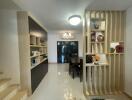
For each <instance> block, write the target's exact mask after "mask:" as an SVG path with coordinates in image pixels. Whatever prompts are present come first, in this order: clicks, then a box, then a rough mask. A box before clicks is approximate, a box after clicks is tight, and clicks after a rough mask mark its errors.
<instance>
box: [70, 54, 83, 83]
mask: <svg viewBox="0 0 132 100" xmlns="http://www.w3.org/2000/svg"><path fill="white" fill-rule="evenodd" d="M69 75H70V76H71V77H72V79H74V78H79V79H80V82H82V80H83V58H82V57H78V56H73V57H71V58H70V61H69Z"/></svg>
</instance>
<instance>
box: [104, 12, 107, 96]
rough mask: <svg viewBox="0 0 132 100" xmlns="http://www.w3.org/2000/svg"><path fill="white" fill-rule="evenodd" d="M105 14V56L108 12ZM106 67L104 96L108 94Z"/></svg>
mask: <svg viewBox="0 0 132 100" xmlns="http://www.w3.org/2000/svg"><path fill="white" fill-rule="evenodd" d="M104 13H105V44H104V45H105V50H104V52H105V53H106V54H107V53H108V52H107V48H108V46H107V45H108V44H107V41H108V40H107V37H108V35H107V34H108V11H107V12H106V11H105V12H104ZM106 56H107V55H106ZM106 67H107V66H105V68H104V92H105V94H107V92H108V90H107V82H108V81H107V80H108V79H107V77H108V74H107V73H106V71H107V68H106Z"/></svg>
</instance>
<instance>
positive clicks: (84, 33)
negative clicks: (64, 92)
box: [83, 12, 88, 94]
mask: <svg viewBox="0 0 132 100" xmlns="http://www.w3.org/2000/svg"><path fill="white" fill-rule="evenodd" d="M85 13H86V14H84V19H83V91H84V93H85V94H87V90H88V89H87V82H86V66H85V64H86V46H87V45H86V34H87V31H85V28H87V23H86V20H87V16H86V15H87V12H85Z"/></svg>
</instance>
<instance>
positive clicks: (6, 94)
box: [0, 85, 19, 100]
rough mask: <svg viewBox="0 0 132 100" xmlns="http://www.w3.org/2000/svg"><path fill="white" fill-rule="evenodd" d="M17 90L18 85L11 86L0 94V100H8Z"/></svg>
mask: <svg viewBox="0 0 132 100" xmlns="http://www.w3.org/2000/svg"><path fill="white" fill-rule="evenodd" d="M18 89H19V85H11V86H9V87H7V88H6V89H5V90H4V91H2V92H0V100H10V98H12V97H13V96H14V95H15V94H16V92H17V91H18Z"/></svg>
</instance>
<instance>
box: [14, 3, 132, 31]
mask: <svg viewBox="0 0 132 100" xmlns="http://www.w3.org/2000/svg"><path fill="white" fill-rule="evenodd" d="M13 1H14V2H15V3H16V4H17V5H18V6H19V7H21V8H22V9H23V10H26V11H29V12H31V14H32V15H33V16H34V17H36V18H37V19H38V20H39V21H40V22H41V23H42V24H43V25H44V26H45V27H46V28H47V29H48V30H52V31H54V30H55V31H70V30H73V31H76V32H80V31H81V29H82V24H80V25H78V26H71V25H70V24H69V23H68V20H67V19H68V17H70V16H72V15H75V14H77V15H81V16H83V13H84V10H85V9H86V8H87V9H96V10H98V9H103V10H125V9H127V8H128V7H129V6H130V5H132V0H13Z"/></svg>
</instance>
